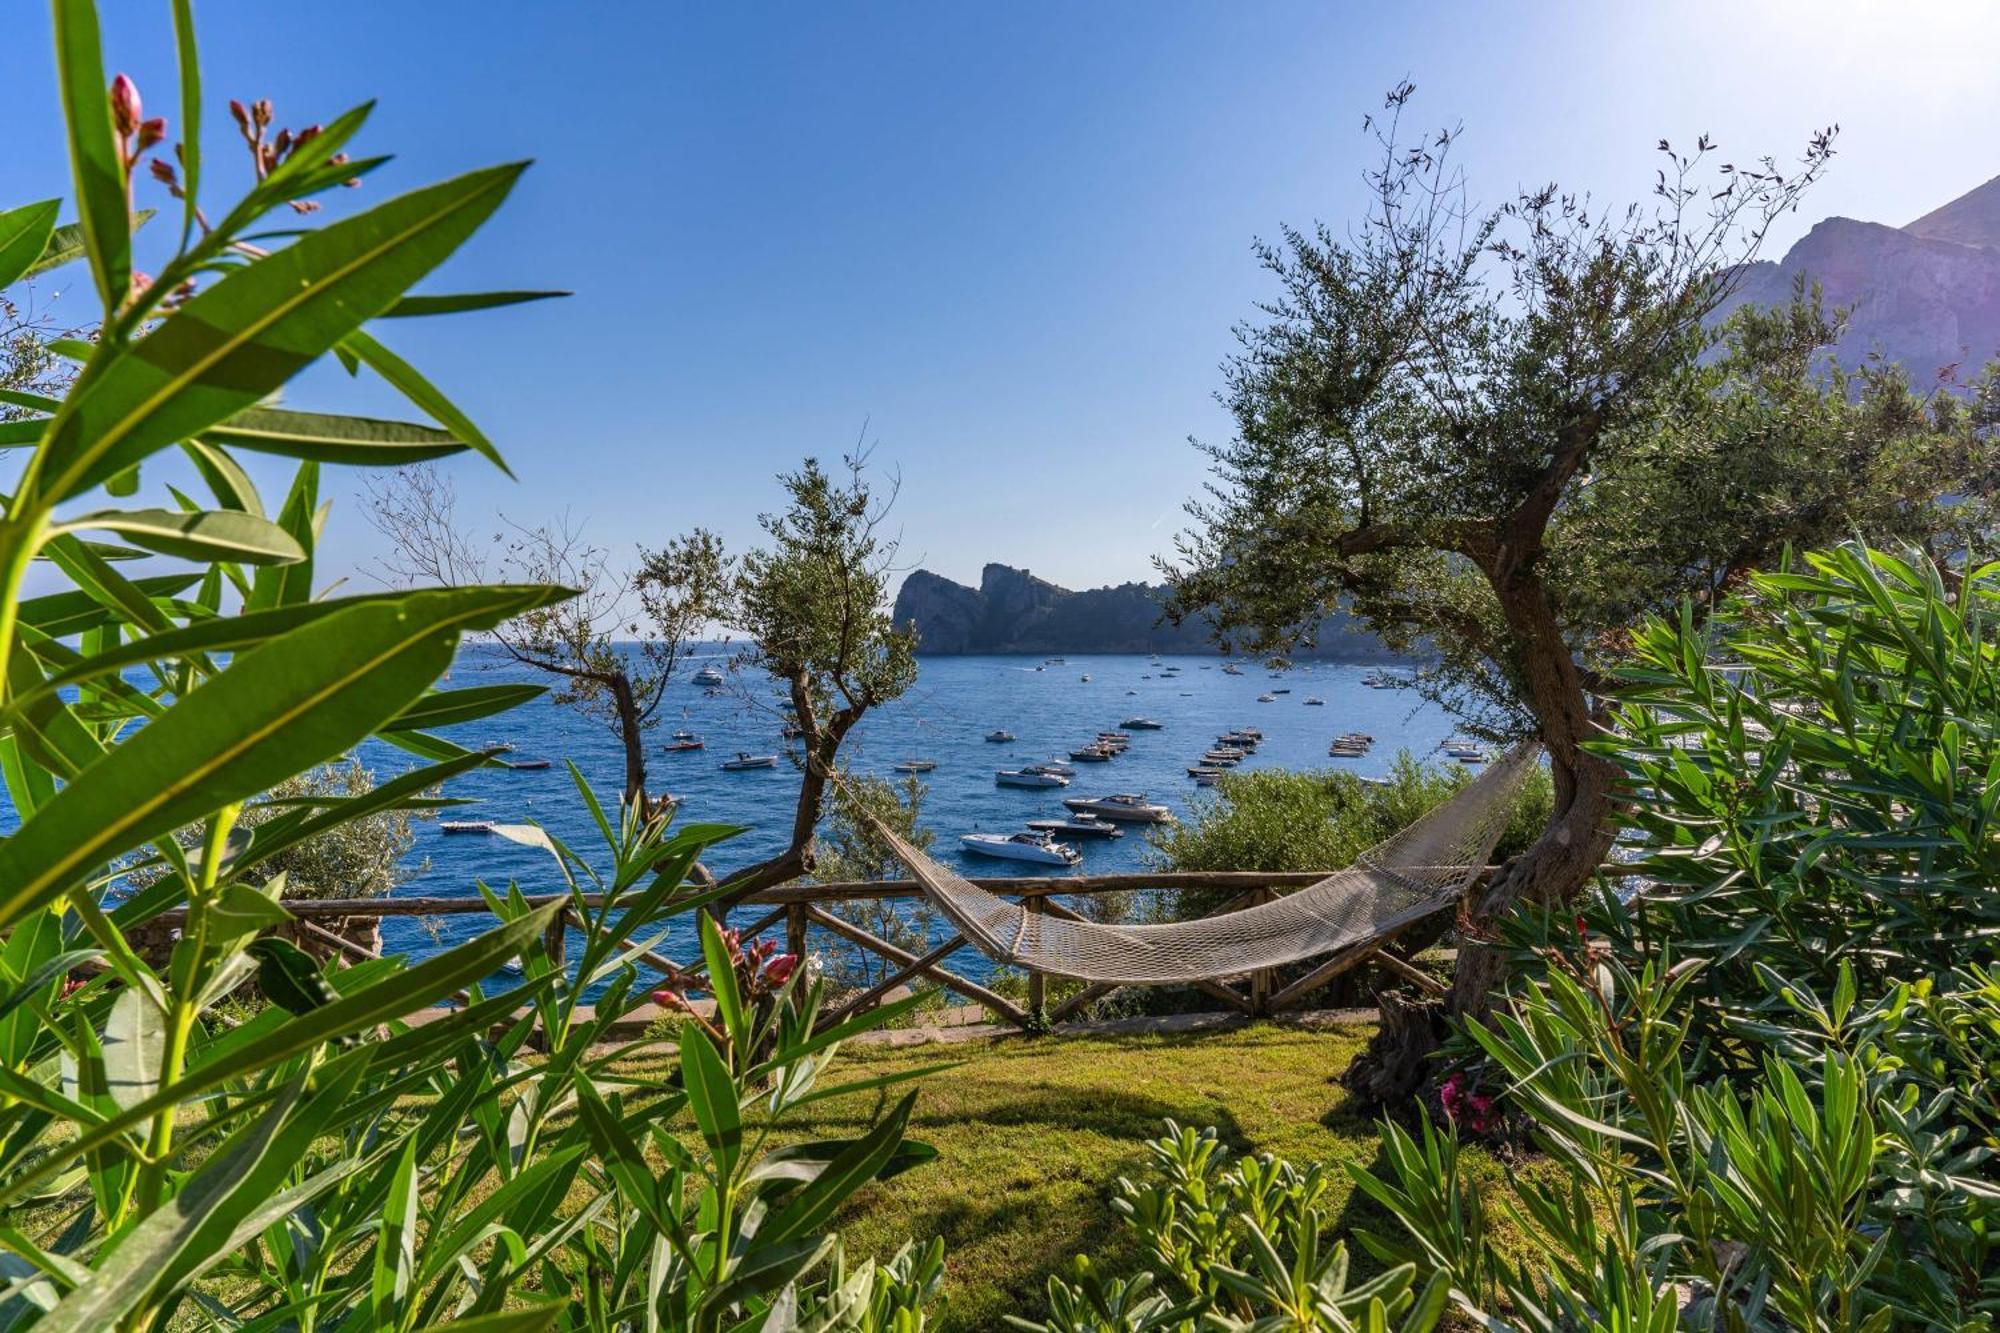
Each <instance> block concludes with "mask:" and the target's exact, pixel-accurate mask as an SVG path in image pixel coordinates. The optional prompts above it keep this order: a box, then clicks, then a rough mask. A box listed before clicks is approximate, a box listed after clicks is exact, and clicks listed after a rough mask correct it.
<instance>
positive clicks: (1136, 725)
mask: <svg viewBox="0 0 2000 1333" xmlns="http://www.w3.org/2000/svg"><path fill="white" fill-rule="evenodd" d="M1118 725H1119V726H1121V727H1123V728H1124V729H1125V730H1127V731H1158V730H1160V729H1161V728H1162V727H1164V726H1165V725H1166V723H1164V722H1155V721H1154V720H1153V719H1152V718H1150V717H1128V718H1126V719H1125V720H1124V721H1123V722H1120V723H1119V724H1118Z"/></svg>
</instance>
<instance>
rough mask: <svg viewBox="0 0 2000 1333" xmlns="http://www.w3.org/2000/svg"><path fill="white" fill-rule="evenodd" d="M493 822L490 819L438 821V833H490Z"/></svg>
mask: <svg viewBox="0 0 2000 1333" xmlns="http://www.w3.org/2000/svg"><path fill="white" fill-rule="evenodd" d="M492 831H493V821H492V820H490V819H441V820H439V821H438V832H440V833H491V832H492Z"/></svg>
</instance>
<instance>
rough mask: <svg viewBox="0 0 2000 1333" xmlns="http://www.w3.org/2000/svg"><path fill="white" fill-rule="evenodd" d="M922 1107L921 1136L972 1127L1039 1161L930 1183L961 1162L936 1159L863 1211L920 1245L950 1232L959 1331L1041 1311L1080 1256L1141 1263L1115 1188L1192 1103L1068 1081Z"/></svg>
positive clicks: (952, 1319)
mask: <svg viewBox="0 0 2000 1333" xmlns="http://www.w3.org/2000/svg"><path fill="white" fill-rule="evenodd" d="M918 1107H919V1110H918V1114H917V1115H916V1116H914V1117H913V1118H912V1123H911V1126H910V1135H911V1137H912V1138H915V1139H919V1140H921V1139H924V1138H926V1137H927V1130H934V1131H947V1130H949V1131H954V1132H959V1133H963V1132H965V1131H966V1130H967V1129H968V1128H971V1129H972V1131H973V1132H975V1133H981V1134H991V1135H993V1136H996V1137H997V1138H999V1139H1002V1140H1007V1141H1014V1142H1018V1143H1019V1144H1020V1152H1021V1155H1022V1158H1023V1159H1024V1162H1027V1161H1031V1162H1032V1163H1033V1168H1034V1169H1030V1168H1028V1167H1024V1169H1023V1170H1021V1171H1019V1172H1016V1173H1012V1174H1010V1173H1008V1172H1006V1171H1005V1170H1004V1169H1001V1170H996V1171H994V1172H992V1173H990V1174H987V1175H983V1176H980V1177H978V1178H966V1177H965V1176H964V1175H963V1173H961V1175H960V1177H959V1178H944V1179H940V1178H935V1177H933V1178H932V1179H928V1180H927V1179H925V1175H926V1173H932V1172H938V1171H941V1170H950V1169H951V1168H949V1167H947V1166H946V1165H945V1164H944V1163H934V1164H932V1165H931V1166H928V1167H923V1168H919V1169H918V1170H917V1171H915V1172H912V1173H910V1174H909V1175H907V1176H904V1177H902V1178H900V1179H899V1180H898V1181H896V1182H894V1183H893V1184H892V1185H890V1186H887V1187H884V1188H883V1189H882V1191H881V1192H872V1193H871V1196H869V1197H865V1198H863V1199H861V1200H858V1201H857V1202H856V1204H855V1205H854V1206H853V1208H854V1209H857V1210H868V1211H875V1212H877V1213H878V1218H877V1221H878V1223H879V1222H884V1221H889V1220H893V1222H894V1224H895V1226H896V1227H897V1228H898V1229H899V1230H900V1231H901V1233H902V1234H903V1235H906V1236H908V1237H909V1238H910V1239H913V1240H916V1241H918V1242H919V1243H921V1242H923V1241H925V1240H928V1239H929V1238H930V1237H932V1236H940V1237H943V1239H944V1242H945V1248H946V1254H947V1263H948V1265H950V1266H951V1269H952V1272H953V1277H954V1279H955V1282H954V1286H955V1288H956V1290H955V1292H954V1294H953V1299H952V1301H951V1303H950V1304H949V1305H948V1306H947V1308H946V1310H945V1311H944V1317H943V1319H942V1321H941V1323H940V1324H939V1327H940V1328H941V1329H947V1330H953V1329H968V1330H969V1329H988V1328H997V1327H1000V1326H1001V1316H1002V1315H1007V1314H1016V1315H1021V1316H1023V1317H1026V1318H1031V1319H1032V1318H1037V1317H1040V1316H1041V1315H1042V1314H1044V1313H1045V1312H1046V1309H1047V1284H1048V1279H1049V1278H1050V1277H1051V1276H1052V1275H1055V1274H1059V1273H1067V1272H1068V1270H1069V1267H1070V1264H1071V1260H1072V1258H1073V1256H1075V1255H1078V1254H1087V1255H1089V1256H1091V1260H1092V1262H1093V1263H1094V1264H1096V1265H1098V1266H1099V1267H1100V1268H1102V1269H1104V1270H1106V1271H1110V1272H1114V1273H1115V1272H1121V1271H1124V1270H1125V1269H1127V1268H1129V1267H1131V1266H1132V1265H1133V1263H1134V1262H1135V1260H1136V1258H1137V1249H1136V1244H1135V1239H1134V1237H1133V1234H1132V1232H1131V1229H1130V1228H1129V1227H1127V1226H1126V1225H1125V1223H1124V1222H1123V1221H1122V1220H1121V1219H1120V1218H1119V1217H1118V1215H1117V1214H1116V1213H1115V1212H1113V1211H1112V1209H1111V1206H1110V1201H1111V1198H1112V1195H1113V1188H1114V1186H1115V1184H1116V1182H1117V1180H1118V1178H1119V1177H1120V1176H1131V1177H1134V1178H1135V1179H1136V1178H1139V1177H1141V1176H1143V1175H1144V1174H1145V1172H1146V1169H1147V1152H1146V1146H1145V1145H1146V1141H1147V1140H1148V1139H1152V1138H1156V1137H1158V1136H1159V1134H1160V1133H1161V1131H1162V1127H1163V1125H1164V1122H1165V1121H1166V1120H1168V1119H1169V1118H1173V1117H1175V1116H1180V1117H1182V1118H1185V1117H1186V1113H1187V1109H1188V1108H1187V1107H1186V1105H1185V1104H1177V1103H1172V1102H1168V1101H1165V1100H1162V1099H1160V1098H1157V1097H1152V1096H1145V1095H1135V1094H1130V1093H1123V1092H1117V1091H1112V1090H1108V1089H1104V1090H1086V1089H1074V1088H1064V1087H1045V1088H1040V1089H1037V1090H1036V1091H1034V1092H1033V1093H1032V1094H1028V1095H1022V1096H1019V1097H1010V1098H1006V1099H1003V1100H1001V1101H999V1102H996V1103H993V1104H990V1105H986V1106H982V1107H979V1108H977V1109H976V1110H968V1111H966V1112H963V1113H956V1114H954V1113H948V1112H947V1113H940V1114H937V1115H934V1116H929V1117H927V1116H926V1115H925V1114H924V1113H923V1111H922V1109H921V1108H922V1102H921V1100H920V1101H919V1103H918ZM1210 1120H1211V1122H1212V1123H1214V1124H1215V1125H1216V1128H1217V1130H1218V1132H1219V1133H1220V1134H1221V1135H1222V1136H1223V1137H1224V1138H1225V1139H1226V1140H1231V1141H1235V1142H1239V1143H1240V1142H1241V1141H1242V1138H1243V1135H1242V1132H1241V1130H1240V1128H1239V1127H1238V1126H1237V1124H1236V1122H1235V1120H1234V1118H1233V1117H1231V1116H1229V1115H1227V1114H1226V1113H1223V1114H1220V1115H1217V1116H1213V1117H1210ZM889 1248H890V1249H893V1245H891V1246H890V1247H889Z"/></svg>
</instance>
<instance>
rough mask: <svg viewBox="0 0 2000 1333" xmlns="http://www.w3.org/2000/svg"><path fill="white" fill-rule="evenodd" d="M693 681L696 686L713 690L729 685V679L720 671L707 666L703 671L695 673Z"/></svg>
mask: <svg viewBox="0 0 2000 1333" xmlns="http://www.w3.org/2000/svg"><path fill="white" fill-rule="evenodd" d="M693 680H694V683H695V684H697V685H701V686H704V687H707V688H711V689H712V688H714V687H716V686H719V685H726V684H728V683H729V678H728V677H727V676H725V675H723V674H722V673H721V672H720V671H717V670H716V669H715V668H714V667H712V666H705V667H703V668H702V669H701V670H699V671H697V672H695V673H694V677H693Z"/></svg>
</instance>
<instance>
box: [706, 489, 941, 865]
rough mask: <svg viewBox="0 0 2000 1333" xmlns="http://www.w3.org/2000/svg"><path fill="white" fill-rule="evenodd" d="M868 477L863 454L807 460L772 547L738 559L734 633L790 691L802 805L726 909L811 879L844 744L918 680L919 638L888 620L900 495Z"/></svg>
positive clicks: (775, 526) (768, 517) (772, 520)
mask: <svg viewBox="0 0 2000 1333" xmlns="http://www.w3.org/2000/svg"><path fill="white" fill-rule="evenodd" d="M867 467H868V454H867V450H865V449H860V450H857V451H856V452H855V453H853V454H851V455H848V456H846V457H844V458H843V459H842V460H841V468H840V470H839V471H838V472H834V471H830V470H828V469H827V468H825V467H823V466H821V464H820V462H819V460H818V459H815V458H808V459H806V460H805V463H804V465H803V466H802V467H800V468H799V470H798V471H796V472H790V473H786V474H785V475H784V476H782V477H780V478H779V480H780V482H781V483H782V484H783V486H784V488H785V493H786V495H787V497H788V503H787V504H786V506H785V508H784V509H783V510H780V511H778V512H776V513H771V514H765V515H763V516H762V517H761V518H759V520H758V522H759V524H760V525H761V526H762V527H763V529H764V534H765V539H766V541H765V545H763V546H762V547H760V548H759V549H757V550H754V551H751V552H749V553H748V554H746V555H745V556H744V557H743V562H742V568H741V570H740V572H739V574H738V577H737V580H736V589H735V596H734V599H733V605H732V607H731V611H730V621H729V623H730V624H731V625H733V626H734V627H735V628H736V629H737V630H739V631H741V632H742V634H743V635H744V636H745V637H746V638H747V639H748V640H749V641H750V643H751V645H752V648H751V649H750V651H749V654H748V658H749V660H750V661H751V662H753V663H754V664H756V665H758V666H761V667H762V668H763V669H764V670H765V671H766V672H768V673H769V674H770V675H771V677H772V679H773V680H775V681H776V682H777V683H778V684H780V685H781V686H782V687H783V688H784V691H785V698H786V703H787V707H788V711H789V717H790V720H791V721H793V722H795V723H796V724H797V726H798V728H799V739H798V746H799V749H798V755H797V758H798V764H799V794H798V800H797V802H796V803H795V805H794V807H793V811H792V830H791V838H790V841H789V843H788V844H787V846H786V847H785V849H784V850H783V851H782V852H780V853H778V854H777V855H776V856H773V857H770V858H768V859H766V860H764V861H761V862H759V863H758V864H756V865H754V866H750V867H747V868H745V869H744V870H741V871H739V872H737V873H736V874H734V875H731V876H729V877H728V878H727V879H726V880H724V882H723V883H724V887H725V888H726V889H728V890H729V893H728V897H727V899H726V901H736V900H739V899H741V898H742V897H744V896H746V895H748V894H751V893H755V892H756V891H757V890H759V889H764V888H770V887H772V886H773V885H777V884H782V883H784V882H785V881H786V880H790V879H796V878H798V877H799V876H801V875H805V874H809V873H811V872H812V870H813V867H814V830H815V829H816V828H817V827H818V826H819V821H820V817H821V815H822V814H823V813H824V809H825V804H826V797H827V790H828V784H829V783H830V782H831V781H832V780H834V778H835V777H836V775H837V774H838V771H839V754H840V747H841V743H842V742H843V741H845V740H846V739H847V736H848V734H849V733H850V732H852V731H853V730H854V727H855V725H856V724H857V723H859V722H860V721H861V719H862V718H863V717H864V716H866V715H867V713H868V711H869V710H870V709H871V708H877V707H880V706H881V705H882V704H885V703H887V702H889V701H890V700H891V699H894V698H897V697H898V696H900V695H901V694H902V693H903V692H904V691H905V690H907V689H909V688H910V686H911V685H912V684H913V683H915V681H916V678H917V656H916V648H917V643H916V634H915V632H914V631H913V630H912V629H910V628H908V627H904V628H901V629H899V628H897V626H896V624H895V621H894V620H893V619H892V618H891V616H890V599H889V582H890V580H891V578H892V577H893V576H894V574H895V571H896V542H895V541H894V539H893V538H891V537H888V536H887V535H885V533H884V531H883V527H884V524H885V523H886V521H887V519H888V515H889V511H890V508H891V506H892V505H893V504H894V502H895V493H896V489H897V488H896V486H895V483H894V481H893V480H892V481H891V482H890V484H889V486H888V490H887V494H881V495H878V494H877V493H876V492H875V491H874V489H873V488H872V487H871V486H870V484H869V481H868V477H867Z"/></svg>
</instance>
